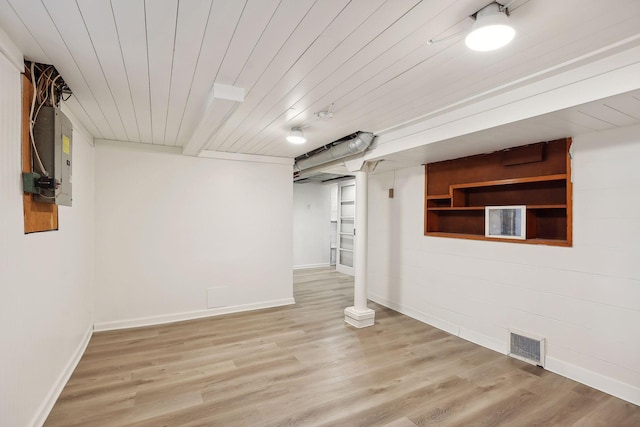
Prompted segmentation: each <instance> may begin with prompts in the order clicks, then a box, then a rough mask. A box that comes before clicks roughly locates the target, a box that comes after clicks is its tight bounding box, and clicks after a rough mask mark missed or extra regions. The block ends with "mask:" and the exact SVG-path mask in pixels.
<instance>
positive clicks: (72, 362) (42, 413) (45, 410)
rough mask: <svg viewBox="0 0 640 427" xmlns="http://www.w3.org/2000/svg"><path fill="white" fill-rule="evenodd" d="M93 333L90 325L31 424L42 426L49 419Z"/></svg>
mask: <svg viewBox="0 0 640 427" xmlns="http://www.w3.org/2000/svg"><path fill="white" fill-rule="evenodd" d="M91 335H93V327H89V329H88V330H87V332H86V333H85V335H84V337H83V338H82V340H81V341H80V344H78V347H76V349H75V351H74V352H73V354H72V355H71V358H70V359H69V361H68V362H67V364H66V366H65V367H64V369H63V370H62V372H60V375H58V378H57V379H56V382H55V383H54V384H53V386H52V387H51V389H50V390H49V393H47V396H46V397H45V399H44V401H43V402H42V404H41V405H40V407H39V408H38V411H37V412H36V414H35V415H34V416H33V418H32V419H31V426H33V427H41V426H42V425H43V424H44V422H45V421H46V420H47V417H48V416H49V413H50V412H51V409H53V405H55V403H56V401H57V400H58V397H60V393H62V390H63V389H64V386H65V385H67V381H69V378H71V374H73V371H74V370H75V369H76V366H78V363H79V362H80V359H81V358H82V355H83V354H84V351H85V350H86V349H87V345H89V340H90V339H91Z"/></svg>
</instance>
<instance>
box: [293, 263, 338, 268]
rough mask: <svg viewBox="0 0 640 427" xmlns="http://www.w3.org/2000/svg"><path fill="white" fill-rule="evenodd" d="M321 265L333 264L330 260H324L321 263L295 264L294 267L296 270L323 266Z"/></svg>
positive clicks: (329, 265) (328, 265)
mask: <svg viewBox="0 0 640 427" xmlns="http://www.w3.org/2000/svg"><path fill="white" fill-rule="evenodd" d="M321 267H331V264H330V263H328V262H323V263H320V264H300V265H294V266H293V269H294V270H305V269H307V268H321Z"/></svg>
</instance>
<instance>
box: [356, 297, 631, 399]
mask: <svg viewBox="0 0 640 427" xmlns="http://www.w3.org/2000/svg"><path fill="white" fill-rule="evenodd" d="M368 298H369V299H370V300H371V301H373V302H375V303H378V304H380V305H382V306H385V307H387V308H390V309H392V310H394V311H397V312H398V313H402V314H404V315H405V316H409V317H411V318H413V319H416V320H419V321H421V322H423V323H426V324H428V325H430V326H433V327H435V328H438V329H441V330H443V331H445V332H448V333H450V334H452V335H456V336H458V337H460V338H462V339H465V340H467V341H469V342H472V343H474V344H478V345H481V346H483V347H486V348H488V349H490V350H493V351H496V352H498V353H501V354H505V355H506V354H508V351H507V349H508V343H507V342H502V341H500V340H496V339H494V338H491V337H488V336H486V335H482V334H479V333H477V332H474V331H471V330H468V329H466V328H462V327H460V326H458V325H455V324H453V323H450V322H447V321H445V320H442V319H438V318H436V317H433V316H430V315H428V314H425V313H422V312H420V311H417V310H413V309H410V308H408V307H405V306H403V305H402V304H399V303H397V302H395V301H391V300H389V299H387V298H385V297H382V296H380V295H372V294H369V296H368ZM544 369H546V370H548V371H550V372H553V373H556V374H558V375H562V376H563V377H566V378H569V379H572V380H574V381H577V382H579V383H582V384H585V385H588V386H589V387H593V388H595V389H597V390H600V391H602V392H605V393H607V394H610V395H612V396H615V397H619V398H620V399H623V400H626V401H627V402H631V403H633V404H635V405H640V388H638V387H636V386H633V385H631V384H627V383H623V382H621V381H618V380H615V379H613V378H610V377H606V376H604V375H601V374H599V373H597V372H594V371H590V370H588V369H584V368H582V367H580V366H577V365H574V364H571V363H568V362H565V361H563V360H560V359H557V358H555V357H550V356H546V358H545V367H544Z"/></svg>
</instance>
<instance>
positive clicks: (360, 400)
mask: <svg viewBox="0 0 640 427" xmlns="http://www.w3.org/2000/svg"><path fill="white" fill-rule="evenodd" d="M294 276H295V298H296V301H297V304H296V305H293V306H287V307H282V308H274V309H267V310H260V311H254V312H250V313H240V314H233V315H226V316H219V317H212V318H208V319H202V320H195V321H188V322H180V323H174V324H171V325H163V326H154V327H146V328H138V329H129V330H122V331H114V332H101V333H96V334H95V335H94V336H93V338H92V339H91V342H90V344H89V346H88V348H87V351H86V353H85V355H84V356H83V357H82V360H81V361H80V364H79V365H78V367H77V369H76V370H75V372H74V373H73V375H72V377H71V379H70V380H69V383H68V384H67V386H66V387H65V389H64V391H63V392H62V395H61V396H60V398H59V399H58V402H57V403H56V405H55V406H54V408H53V411H52V412H51V414H50V416H49V419H48V420H47V422H46V425H47V426H129V425H135V426H294V425H299V426H315V425H327V426H393V427H406V426H414V425H419V426H422V425H444V426H456V425H464V426H467V425H473V426H494V425H508V426H529V425H560V426H567V425H579V426H616V427H621V426H640V407H638V406H635V405H632V404H630V403H627V402H625V401H623V400H620V399H617V398H614V397H611V396H609V395H607V394H604V393H601V392H599V391H597V390H594V389H592V388H589V387H586V386H584V385H581V384H579V383H576V382H574V381H571V380H569V379H566V378H563V377H561V376H558V375H555V374H553V373H551V372H548V371H545V370H543V369H540V368H537V367H534V366H531V365H528V364H526V363H523V362H520V361H517V360H514V359H512V358H509V357H507V356H504V355H501V354H498V353H495V352H493V351H491V350H488V349H485V348H483V347H480V346H477V345H475V344H472V343H470V342H467V341H465V340H463V339H460V338H457V337H454V336H451V335H449V334H447V333H445V332H443V331H440V330H438V329H435V328H432V327H430V326H428V325H425V324H423V323H420V322H418V321H416V320H413V319H411V318H408V317H406V316H403V315H401V314H398V313H396V312H394V311H392V310H389V309H386V308H384V307H381V306H378V305H376V304H372V303H370V307H371V308H374V309H375V310H376V325H375V326H374V327H371V328H366V329H361V330H357V329H354V328H351V327H347V326H345V324H344V321H343V319H344V315H343V310H344V308H345V307H346V306H348V305H352V302H353V300H352V295H353V280H352V278H351V277H348V276H345V275H342V274H340V273H337V272H335V271H333V270H330V269H314V270H299V271H296V272H295V275H294Z"/></svg>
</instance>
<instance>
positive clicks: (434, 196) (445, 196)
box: [427, 194, 451, 200]
mask: <svg viewBox="0 0 640 427" xmlns="http://www.w3.org/2000/svg"><path fill="white" fill-rule="evenodd" d="M450 198H451V194H432V195H430V196H427V200H447V199H450Z"/></svg>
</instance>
